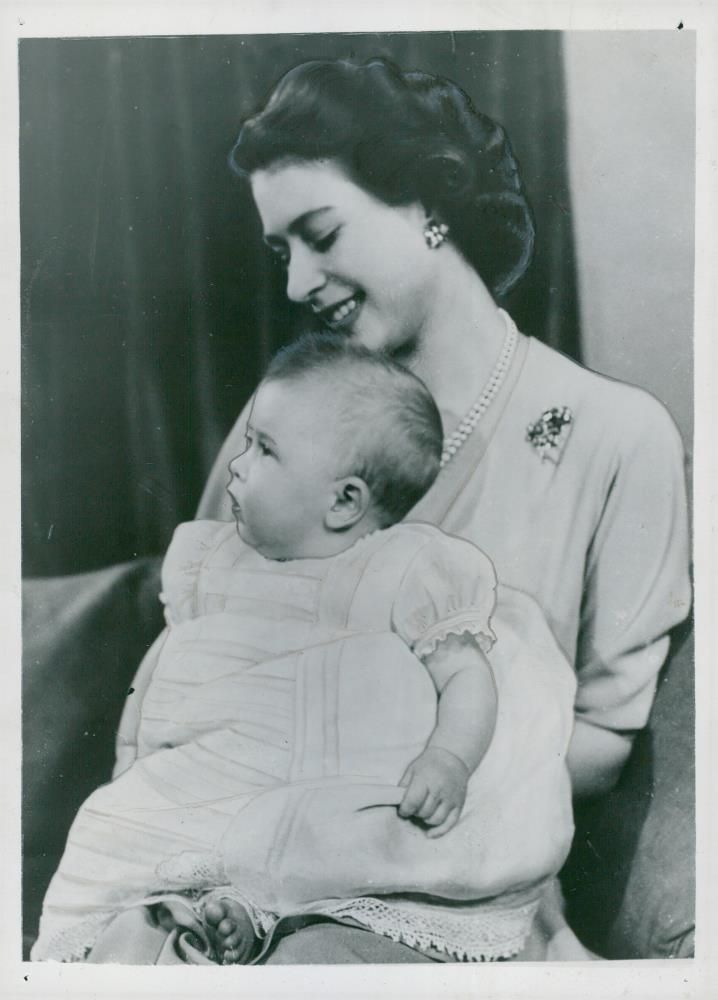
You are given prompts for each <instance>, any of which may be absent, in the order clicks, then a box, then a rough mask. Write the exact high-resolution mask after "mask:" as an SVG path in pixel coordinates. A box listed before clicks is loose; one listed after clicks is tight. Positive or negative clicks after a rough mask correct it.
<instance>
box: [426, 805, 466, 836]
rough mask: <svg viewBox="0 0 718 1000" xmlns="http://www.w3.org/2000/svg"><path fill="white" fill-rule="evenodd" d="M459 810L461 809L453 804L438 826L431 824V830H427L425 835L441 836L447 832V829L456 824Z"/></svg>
mask: <svg viewBox="0 0 718 1000" xmlns="http://www.w3.org/2000/svg"><path fill="white" fill-rule="evenodd" d="M460 812H461V810H460V809H459V807H458V806H454V807H453V809H450V810H449V814H448V816H447V817H446V819H445V820H444V821H443V822H442V823H439V825H438V826H433V825H432V828H431V830H427V833H426V835H427V837H432V838H434V837H443V835H444V834H445V833H448V832H449V830H451V829H453V827H455V826H456V824H457V822H458V820H459V814H460Z"/></svg>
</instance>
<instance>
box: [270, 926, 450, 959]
mask: <svg viewBox="0 0 718 1000" xmlns="http://www.w3.org/2000/svg"><path fill="white" fill-rule="evenodd" d="M433 961H434V960H433V959H431V958H429V957H428V956H427V955H422V954H421V952H419V951H415V950H414V949H413V948H409V947H408V946H407V945H405V944H399V943H398V942H396V941H391V940H390V939H389V938H385V937H381V936H380V935H379V934H373V933H372V932H371V931H365V930H360V929H359V928H356V927H346V926H344V925H343V924H334V923H321V924H312V925H311V926H310V927H303V928H302V929H301V930H298V931H295V932H294V933H292V934H288V935H286V937H283V938H281V939H280V940H279V942H278V943H277V945H276V946H275V947H274V948H273V949H272V951H271V952H270V953H269V956H268V957H267V959H266V960H265V962H264V963H263V964H265V965H394V964H398V963H407V962H411V963H413V962H433Z"/></svg>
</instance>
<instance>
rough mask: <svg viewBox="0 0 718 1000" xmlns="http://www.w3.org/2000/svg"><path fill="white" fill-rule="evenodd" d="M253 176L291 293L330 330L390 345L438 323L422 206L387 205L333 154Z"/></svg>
mask: <svg viewBox="0 0 718 1000" xmlns="http://www.w3.org/2000/svg"><path fill="white" fill-rule="evenodd" d="M251 183H252V193H253V196H254V200H255V203H256V206H257V209H258V211H259V215H260V218H261V220H262V226H263V229H264V240H265V242H266V243H267V244H268V245H269V246H270V247H271V248H272V250H273V251H274V252H275V253H276V254H277V255H278V256H279V257H280V259H281V260H282V261H283V263H284V265H285V267H286V269H287V296H288V297H289V298H290V299H292V301H294V302H298V303H300V304H302V305H304V306H307V307H309V308H310V309H311V310H312V313H313V315H315V316H316V317H317V318H318V319H319V320H320V321H321V322H322V323H323V324H324V325H325V326H326V327H327V328H328V329H329V330H332V331H337V332H341V333H346V334H351V335H352V336H353V337H355V338H356V339H357V340H358V341H360V342H361V343H362V344H364V345H365V346H366V347H369V348H371V349H372V350H384V349H386V350H390V351H392V350H395V349H396V348H398V347H399V346H400V345H401V344H402V343H405V342H407V341H408V340H414V339H415V337H416V335H417V333H418V332H420V331H421V330H422V329H423V328H424V327H425V326H426V325H427V323H430V322H437V317H436V316H435V315H434V314H435V313H436V312H437V311H438V306H437V297H436V295H435V287H436V282H437V266H438V265H439V264H440V261H441V258H440V257H439V255H438V254H436V253H435V252H434V251H431V250H429V249H427V244H426V240H425V238H424V235H423V233H424V227H425V225H426V212H425V210H424V209H423V207H422V206H421V205H419V204H418V203H411V204H409V205H393V206H390V205H387V204H385V203H384V202H383V201H381V200H379V199H377V198H375V197H374V196H373V195H371V194H370V193H369V192H367V191H365V190H364V189H363V188H362V187H359V186H358V185H357V184H356V183H355V182H354V181H353V180H352V179H351V178H350V177H349V176H348V174H347V173H346V172H345V171H344V169H343V168H342V167H341V166H340V165H339V164H338V163H336V162H334V161H321V162H320V161H308V162H305V161H302V162H294V163H283V164H279V165H275V166H274V167H271V168H267V169H264V170H262V169H260V170H257V171H255V173H253V174H252V177H251ZM442 319H443V317H442Z"/></svg>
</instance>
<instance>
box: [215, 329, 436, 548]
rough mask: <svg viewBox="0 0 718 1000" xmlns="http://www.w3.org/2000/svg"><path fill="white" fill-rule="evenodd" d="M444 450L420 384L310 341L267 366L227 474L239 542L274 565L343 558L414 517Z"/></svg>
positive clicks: (373, 357)
mask: <svg viewBox="0 0 718 1000" xmlns="http://www.w3.org/2000/svg"><path fill="white" fill-rule="evenodd" d="M441 448H442V428H441V417H440V416H439V411H438V409H437V407H436V404H435V402H434V400H433V398H432V396H431V394H430V393H429V391H428V389H427V388H426V386H425V385H424V383H423V382H421V381H420V380H419V379H418V378H416V376H415V375H412V374H411V373H410V372H408V371H407V370H406V369H405V368H402V367H401V366H400V365H398V364H397V363H396V362H394V361H392V360H391V359H390V358H388V357H386V356H384V355H381V354H376V353H373V352H371V351H369V350H367V349H366V348H363V347H360V346H358V345H353V344H350V343H349V342H348V341H346V340H344V339H343V338H341V337H338V336H336V335H331V334H310V335H307V336H304V337H302V338H300V339H299V340H297V341H296V342H295V343H293V344H291V345H290V346H289V347H287V348H285V349H284V350H282V351H280V352H279V354H277V355H276V356H275V358H274V359H273V360H272V362H271V363H270V365H269V368H268V370H267V373H266V375H265V377H264V379H263V380H262V382H261V383H260V385H259V388H258V389H257V392H256V393H255V396H254V400H253V402H252V407H251V409H250V414H249V418H248V422H247V448H246V450H245V451H244V452H243V453H242V454H241V455H238V456H237V458H235V459H233V460H232V462H231V463H230V472H231V474H232V479H231V481H230V484H229V486H228V490H229V494H230V496H231V498H232V504H233V510H234V513H235V517H236V518H237V527H238V530H239V534H240V536H241V537H242V538H243V539H244V540H245V541H246V542H248V543H249V544H250V545H253V546H254V547H255V548H256V549H257V550H258V551H259V552H261V553H262V555H264V556H267V557H268V558H270V559H299V558H306V557H324V556H330V555H334V554H336V553H337V552H341V551H342V550H343V549H346V548H348V547H349V546H350V545H352V544H353V542H354V541H356V539H357V538H359V537H361V536H362V535H365V534H367V533H368V532H370V531H373V530H375V529H376V528H385V527H388V526H389V525H391V524H394V523H396V522H397V521H400V520H401V519H402V518H403V517H404V516H405V515H406V514H408V512H409V511H410V510H411V508H412V507H413V506H414V505H415V504H416V503H417V502H418V501H419V500H420V499H421V497H422V496H423V495H424V494H425V493H426V491H427V490H428V489H429V487H430V486H431V484H432V483H433V481H434V479H435V478H436V476H437V473H438V471H439V462H440V459H441Z"/></svg>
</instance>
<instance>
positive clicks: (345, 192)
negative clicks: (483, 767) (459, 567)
mask: <svg viewBox="0 0 718 1000" xmlns="http://www.w3.org/2000/svg"><path fill="white" fill-rule="evenodd" d="M230 162H231V165H232V167H233V168H234V169H235V170H236V172H237V173H239V174H240V175H241V176H243V177H246V178H248V180H249V183H250V184H251V188H252V193H253V196H254V200H255V203H256V206H257V209H258V212H259V215H260V217H261V221H262V226H263V230H264V239H265V242H266V243H267V244H268V246H269V247H270V248H271V249H272V251H273V252H274V253H276V254H277V256H278V257H279V258H280V260H281V261H282V262H283V263H284V265H285V266H286V269H287V294H288V296H289V297H290V298H291V299H292V300H294V301H295V302H298V303H302V304H303V305H305V306H306V307H307V309H308V310H309V311H310V312H311V314H312V315H313V316H314V317H315V319H316V320H317V321H319V322H320V323H321V324H322V325H323V326H324V327H326V328H329V329H331V330H334V331H336V332H337V333H342V334H344V335H346V336H348V337H351V338H352V339H354V340H356V341H358V342H360V343H362V344H364V345H366V346H368V347H370V348H373V349H381V350H388V351H390V352H391V353H392V354H393V355H394V356H395V357H397V358H398V359H400V360H401V361H402V362H403V363H405V364H406V365H408V366H409V367H410V368H411V369H412V370H413V371H415V372H416V373H417V374H418V375H419V376H420V377H421V378H422V379H423V380H424V381H425V382H426V384H427V385H428V387H429V388H430V390H431V391H432V393H433V395H434V397H435V399H436V400H437V402H438V405H439V409H440V411H441V415H442V418H443V423H444V429H445V433H446V435H447V437H446V441H445V449H444V457H443V469H442V472H441V474H440V475H439V477H438V480H437V482H436V484H435V485H434V487H432V489H431V490H430V492H429V494H428V495H427V497H426V498H425V499H424V500H423V501H422V502H421V503H420V504H419V505H418V506H417V507H416V508H415V509H414V511H413V512H412V515H411V517H412V519H417V520H424V521H431V522H433V523H435V524H438V525H440V526H441V527H442V528H444V529H445V530H447V531H449V532H452V533H454V534H457V535H460V536H463V537H466V538H468V539H469V540H471V541H473V542H474V543H475V544H477V545H478V546H479V547H481V548H482V549H484V550H485V551H487V552H488V553H489V554H490V556H491V557H492V559H493V561H494V563H495V566H496V570H497V574H498V577H499V580H500V581H501V582H502V584H503V585H508V586H511V587H514V588H517V589H519V590H523V591H526V592H528V593H529V594H531V595H532V596H534V597H535V598H536V599H537V600H538V602H539V603H540V605H541V606H542V607H543V609H544V611H545V614H546V616H547V619H548V622H549V624H550V626H551V627H552V629H553V631H554V633H555V635H556V637H557V639H558V641H559V643H560V645H561V646H562V648H563V650H564V652H565V653H566V654H567V656H568V657H569V659H570V661H571V662H572V663H573V664H574V665H575V669H576V673H577V678H578V694H577V699H576V706H575V710H576V724H575V731H574V735H573V738H572V743H571V747H570V751H569V767H570V771H571V775H572V780H573V787H574V794H575V796H576V798H587V797H592V796H595V795H598V794H601V793H603V792H605V791H607V790H608V789H610V788H611V787H612V786H613V784H614V783H615V782H616V780H617V778H618V775H619V774H620V771H621V768H622V766H623V764H624V763H625V761H626V759H627V757H628V755H629V752H630V749H631V743H632V739H633V736H634V734H635V733H636V732H637V731H638V730H640V729H641V728H642V727H643V726H644V725H645V723H646V721H647V718H648V714H649V710H650V707H651V704H652V700H653V695H654V692H655V686H656V680H657V675H658V672H659V669H660V667H661V664H662V663H663V661H664V659H665V656H666V653H667V649H668V642H669V640H668V636H667V633H668V631H669V630H670V629H671V627H672V626H674V625H675V624H676V623H677V622H679V621H680V620H682V619H683V618H684V617H685V616H686V614H687V613H688V609H689V602H690V591H689V582H688V572H687V565H688V545H687V526H686V501H685V490H684V483H683V458H682V446H681V442H680V438H679V435H678V433H677V431H676V429H675V427H674V425H673V423H672V421H671V419H670V417H669V416H668V414H667V413H666V412H665V410H664V409H663V408H662V407H661V405H660V404H659V403H657V402H656V400H655V399H653V398H652V397H651V396H650V395H648V394H647V393H646V392H643V391H641V390H639V389H636V388H633V387H629V386H627V385H623V384H621V383H618V382H615V381H612V380H610V379H607V378H603V377H601V376H598V375H596V374H594V373H592V372H589V371H587V370H585V369H583V368H581V367H580V366H579V365H577V364H575V363H574V362H572V361H570V360H568V359H567V358H565V357H564V356H562V355H560V354H559V353H557V352H556V351H553V350H551V349H549V348H547V347H546V346H544V345H542V344H541V343H539V342H537V341H534V340H531V339H530V338H527V337H525V336H523V335H522V334H521V333H519V332H518V331H517V330H516V328H515V326H514V325H513V323H512V321H511V319H510V317H509V316H508V315H507V314H506V313H504V312H503V311H502V310H500V309H499V308H498V307H497V305H496V299H497V298H499V297H501V296H503V295H504V294H505V293H506V292H507V291H508V290H509V289H510V288H511V287H512V286H513V285H515V284H516V282H518V281H519V280H520V278H521V277H522V275H523V273H524V272H525V270H526V268H527V266H528V263H529V261H530V258H531V254H532V248H533V241H534V230H533V224H532V218H531V213H530V209H529V206H528V203H527V201H526V197H525V195H524V192H523V189H522V185H521V181H520V178H519V175H518V168H517V163H516V161H515V159H514V157H513V154H512V152H511V148H510V146H509V143H508V140H507V138H506V136H505V134H504V132H503V130H502V129H501V128H500V127H499V126H498V125H496V124H495V123H494V122H492V121H491V120H490V119H488V118H486V117H485V116H483V115H481V114H479V113H477V112H476V111H475V110H474V109H473V107H472V105H471V102H470V100H469V99H468V97H467V96H466V95H465V94H464V93H463V92H462V91H461V90H459V89H458V88H457V87H456V86H455V85H453V84H452V83H450V82H449V81H446V80H442V79H439V78H436V77H433V76H430V75H428V74H423V73H402V72H400V71H399V70H398V69H396V68H395V67H393V66H392V65H391V64H389V63H387V62H385V61H383V60H373V61H371V62H370V63H367V64H365V65H355V64H352V63H349V62H312V63H307V64H304V65H301V66H298V67H296V68H295V69H293V70H292V71H291V72H289V73H288V74H287V75H286V76H285V77H284V78H283V79H282V80H281V81H280V83H279V84H278V86H277V87H276V89H275V91H274V93H273V94H272V96H271V98H270V100H269V102H268V103H267V105H266V107H265V108H264V109H263V110H262V111H260V112H259V114H257V115H256V116H255V117H254V118H252V119H250V120H249V121H248V122H246V123H245V125H244V127H243V129H242V131H241V133H240V136H239V139H238V141H237V144H236V146H235V148H234V149H233V151H232V155H231V161H230ZM243 438H244V419H243V418H240V420H239V421H238V422H237V424H236V426H235V427H234V429H233V430H232V432H231V433H230V435H229V437H228V439H227V441H226V443H225V445H224V447H223V449H222V452H221V454H220V456H219V457H218V460H217V463H216V466H215V469H214V471H213V473H212V475H211V477H210V480H209V483H208V486H207V489H206V491H205V494H204V497H203V499H202V502H201V505H200V509H199V516H200V517H210V518H216V517H220V518H226V519H227V520H230V519H231V513H230V510H229V500H228V498H227V495H226V492H225V488H226V483H227V471H226V470H227V466H228V463H229V461H230V459H231V458H232V457H233V456H234V455H235V454H237V453H238V452H239V451H241V447H242V441H243ZM546 912H547V914H548V916H547V917H546V923H547V927H546V929H547V932H548V933H549V934H555V932H556V931H557V930H560V928H561V919H560V916H559V914H558V910H557V909H554V911H553V915H551V908H550V907H547V909H546ZM574 954H575V953H574ZM522 957H524V958H537V957H546V952H545V949H544V950H543V951H542V950H541V946H540V944H536V942H534V943H533V944H532V946H531V948H530V949H529V951H528V952H526V953H525V954H524V955H523V956H522ZM549 957H551V955H549ZM553 957H558V954H556V953H554V955H553ZM429 960H431V958H430V957H429V956H428V955H427V954H423V953H421V952H418V951H414V950H412V949H410V948H407V947H406V946H404V945H401V944H396V943H394V942H393V941H390V940H388V939H386V938H382V937H379V936H378V935H376V934H371V933H367V932H366V931H365V930H358V929H356V928H354V927H352V926H347V925H340V924H338V923H335V924H331V923H322V924H318V925H314V926H312V927H307V928H305V929H301V930H298V931H297V932H296V933H294V934H293V935H291V936H287V937H285V938H283V939H280V940H279V943H278V945H277V946H276V948H275V950H274V952H273V953H272V954H270V956H269V958H268V961H269V962H275V963H285V962H286V963H292V962H304V963H307V962H357V961H369V962H415V961H429Z"/></svg>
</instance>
